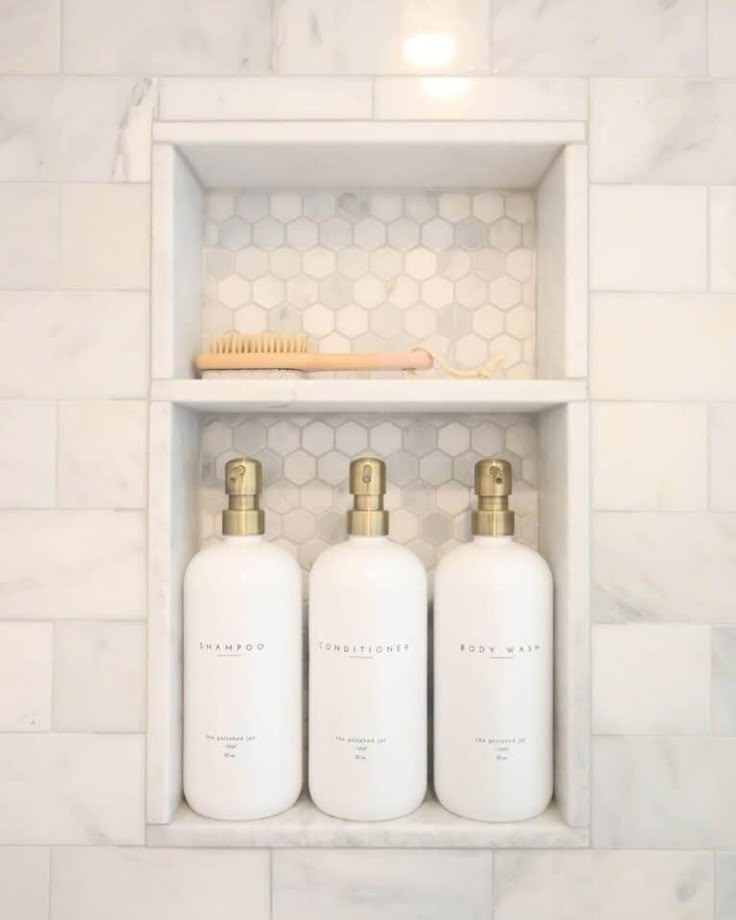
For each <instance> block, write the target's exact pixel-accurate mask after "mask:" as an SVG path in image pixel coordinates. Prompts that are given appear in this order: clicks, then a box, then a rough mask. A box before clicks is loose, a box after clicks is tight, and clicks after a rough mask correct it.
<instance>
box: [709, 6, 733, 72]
mask: <svg viewBox="0 0 736 920" xmlns="http://www.w3.org/2000/svg"><path fill="white" fill-rule="evenodd" d="M735 44H736V6H734V4H733V0H708V70H709V72H710V73H711V74H713V76H715V77H736V56H734V53H733V49H734V45H735Z"/></svg>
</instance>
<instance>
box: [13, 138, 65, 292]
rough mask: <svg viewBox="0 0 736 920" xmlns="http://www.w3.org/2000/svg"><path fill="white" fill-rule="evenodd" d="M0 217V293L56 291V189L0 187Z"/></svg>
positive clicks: (26, 185)
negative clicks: (20, 290)
mask: <svg viewBox="0 0 736 920" xmlns="http://www.w3.org/2000/svg"><path fill="white" fill-rule="evenodd" d="M0 143H1V142H0ZM0 214H2V215H3V220H2V222H1V223H0V290H1V289H3V288H6V289H12V288H53V287H55V286H56V285H57V284H58V281H59V189H58V188H57V186H55V185H45V184H40V183H39V184H37V183H31V182H22V183H15V182H6V183H0Z"/></svg>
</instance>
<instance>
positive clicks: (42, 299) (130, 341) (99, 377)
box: [0, 291, 148, 399]
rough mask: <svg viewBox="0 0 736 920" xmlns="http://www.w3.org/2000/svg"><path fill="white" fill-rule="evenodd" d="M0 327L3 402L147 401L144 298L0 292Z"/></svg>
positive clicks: (118, 294)
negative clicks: (125, 399) (120, 399)
mask: <svg viewBox="0 0 736 920" xmlns="http://www.w3.org/2000/svg"><path fill="white" fill-rule="evenodd" d="M0 327H1V328H2V330H3V335H2V336H0V365H2V368H3V373H2V375H0V397H2V398H6V399H8V398H10V399H14V398H18V397H22V398H24V399H32V398H40V399H43V398H52V399H84V398H94V399H104V398H107V397H110V398H128V399H135V398H144V397H145V396H146V394H147V391H148V347H147V345H148V296H147V295H146V294H142V293H132V292H127V291H126V292H122V291H120V292H115V291H111V292H107V293H100V292H97V291H95V292H92V291H89V292H86V291H79V292H75V293H72V292H62V291H52V292H41V291H24V292H0ZM39 368H43V373H39Z"/></svg>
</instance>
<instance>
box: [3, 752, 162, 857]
mask: <svg viewBox="0 0 736 920" xmlns="http://www.w3.org/2000/svg"><path fill="white" fill-rule="evenodd" d="M143 740H144V739H143V736H142V735H55V734H0V788H2V789H5V790H12V795H7V794H6V795H3V796H0V844H5V843H14V844H25V845H29V844H30V845H37V844H50V845H52V846H53V845H61V844H82V845H86V846H89V845H98V846H101V845H104V844H122V845H131V844H137V843H142V842H143V836H144V824H143V762H144V744H143Z"/></svg>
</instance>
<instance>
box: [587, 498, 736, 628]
mask: <svg viewBox="0 0 736 920" xmlns="http://www.w3.org/2000/svg"><path fill="white" fill-rule="evenodd" d="M592 550H593V552H592V564H593V565H592V567H593V608H592V609H593V618H594V620H596V621H598V622H599V623H600V622H608V623H628V622H633V623H637V622H665V623H666V622H670V623H676V622H680V623H682V622H684V623H688V622H692V623H728V624H736V605H734V603H733V597H734V593H735V592H736V515H733V514H687V513H683V514H676V513H672V512H668V513H661V514H660V513H648V512H645V513H636V514H621V513H619V512H613V513H597V514H594V515H593V547H592Z"/></svg>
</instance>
